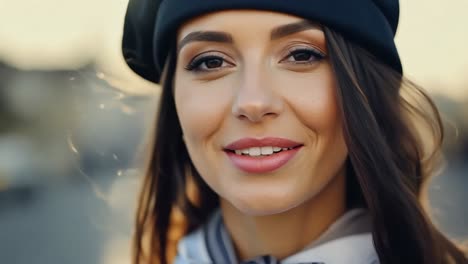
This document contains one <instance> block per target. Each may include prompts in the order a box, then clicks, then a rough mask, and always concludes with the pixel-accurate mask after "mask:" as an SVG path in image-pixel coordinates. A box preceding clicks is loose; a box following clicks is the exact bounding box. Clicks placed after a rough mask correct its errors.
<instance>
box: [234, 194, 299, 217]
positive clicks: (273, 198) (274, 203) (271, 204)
mask: <svg viewBox="0 0 468 264" xmlns="http://www.w3.org/2000/svg"><path fill="white" fill-rule="evenodd" d="M228 201H229V202H230V203H231V205H232V206H234V207H235V208H236V209H237V210H239V211H240V212H241V213H243V214H245V215H250V216H266V215H274V214H280V213H283V212H286V211H288V210H290V209H292V208H295V207H297V206H299V205H300V204H301V203H302V200H301V199H298V198H297V197H292V196H291V195H286V196H285V195H272V194H271V193H270V194H266V193H256V194H255V195H250V196H247V195H246V196H243V197H235V198H234V199H228Z"/></svg>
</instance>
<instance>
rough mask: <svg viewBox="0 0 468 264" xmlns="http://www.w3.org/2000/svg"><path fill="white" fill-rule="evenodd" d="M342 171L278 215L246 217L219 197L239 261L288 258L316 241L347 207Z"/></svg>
mask: <svg viewBox="0 0 468 264" xmlns="http://www.w3.org/2000/svg"><path fill="white" fill-rule="evenodd" d="M345 189H346V183H345V176H344V173H341V174H339V175H337V176H336V177H334V179H333V180H332V181H331V182H329V183H328V184H327V186H325V187H324V189H323V190H322V191H321V192H320V193H318V194H317V195H316V196H314V197H312V198H311V199H309V200H308V201H306V202H304V203H303V204H301V205H300V206H298V207H295V208H293V209H291V210H288V211H286V212H283V213H280V214H274V215H267V216H249V215H245V214H243V213H242V212H240V211H239V210H238V209H237V208H235V207H233V206H232V205H231V204H230V203H229V202H228V201H226V200H223V199H222V200H221V210H222V214H223V218H224V222H225V225H226V229H227V230H228V232H229V234H230V235H231V237H232V240H233V244H234V247H235V250H236V253H237V256H238V259H240V260H247V259H250V258H254V257H257V256H261V255H273V256H274V257H276V258H277V259H283V258H285V257H288V256H290V255H292V254H294V253H296V252H298V251H300V250H301V249H303V248H304V247H305V246H306V245H307V244H310V243H311V242H313V241H315V240H316V239H317V238H318V237H319V236H320V235H321V234H322V233H323V232H324V231H325V230H326V229H327V228H328V227H329V226H330V225H331V224H332V223H333V222H334V221H335V220H336V219H338V218H339V217H340V216H341V215H343V213H344V212H345V210H346V198H345V197H346V194H345Z"/></svg>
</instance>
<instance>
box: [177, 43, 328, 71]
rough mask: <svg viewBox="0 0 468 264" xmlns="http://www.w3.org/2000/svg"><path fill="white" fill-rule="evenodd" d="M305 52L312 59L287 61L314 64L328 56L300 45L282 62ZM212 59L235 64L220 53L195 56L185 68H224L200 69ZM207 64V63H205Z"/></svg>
mask: <svg viewBox="0 0 468 264" xmlns="http://www.w3.org/2000/svg"><path fill="white" fill-rule="evenodd" d="M303 53H307V54H308V55H310V56H311V57H313V59H312V60H308V61H305V62H302V61H300V62H287V63H290V64H296V65H310V64H314V63H316V62H319V61H321V60H323V59H325V58H326V54H325V53H323V52H321V51H320V50H318V49H316V48H309V47H307V48H306V47H300V48H294V49H291V50H290V51H289V54H288V55H287V56H286V57H284V58H283V59H281V61H280V62H285V60H286V59H287V58H289V57H291V56H295V55H299V54H303ZM210 60H220V62H221V65H222V64H224V63H228V64H231V65H233V63H230V62H226V58H225V57H224V56H222V55H221V56H220V55H212V54H211V55H203V54H202V55H199V56H197V57H195V58H194V59H192V60H191V61H190V62H189V64H188V65H187V66H186V67H185V69H186V70H187V71H193V72H213V71H217V70H219V69H220V68H223V67H221V66H220V67H215V68H212V69H200V66H202V65H203V63H206V62H209V61H210ZM205 66H206V64H205Z"/></svg>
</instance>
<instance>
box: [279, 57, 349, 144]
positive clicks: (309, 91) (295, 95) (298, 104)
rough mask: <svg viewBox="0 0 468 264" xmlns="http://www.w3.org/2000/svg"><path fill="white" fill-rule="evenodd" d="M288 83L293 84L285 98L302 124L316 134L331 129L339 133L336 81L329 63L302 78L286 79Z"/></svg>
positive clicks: (339, 119) (327, 131)
mask: <svg viewBox="0 0 468 264" xmlns="http://www.w3.org/2000/svg"><path fill="white" fill-rule="evenodd" d="M289 83H290V86H289V87H294V88H293V89H290V91H289V93H288V95H287V98H288V99H287V100H288V101H289V102H288V103H289V105H290V106H291V108H292V109H293V111H294V113H295V115H296V116H297V118H299V119H300V121H301V122H302V124H303V125H305V126H307V127H308V128H310V129H311V130H312V131H314V132H315V133H317V134H322V133H327V134H328V133H330V132H332V131H335V132H340V134H341V118H340V114H339V109H338V103H337V98H336V84H335V80H334V78H333V74H332V71H331V69H330V67H329V66H328V65H324V66H323V67H321V68H320V69H318V70H317V71H315V72H314V73H313V74H308V75H304V76H303V78H295V79H293V80H289ZM338 130H340V131H338ZM333 134H334V135H336V134H335V133H333ZM330 136H332V135H330Z"/></svg>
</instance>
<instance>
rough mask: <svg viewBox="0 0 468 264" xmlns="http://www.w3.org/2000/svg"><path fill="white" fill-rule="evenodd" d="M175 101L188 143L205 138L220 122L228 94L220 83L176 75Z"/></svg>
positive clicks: (212, 132)
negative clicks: (198, 81) (189, 80)
mask: <svg viewBox="0 0 468 264" xmlns="http://www.w3.org/2000/svg"><path fill="white" fill-rule="evenodd" d="M174 93H175V95H174V97H175V104H176V109H177V114H178V116H179V120H180V124H181V126H182V131H183V133H184V137H185V139H186V141H188V142H186V143H187V144H198V143H202V142H205V141H206V140H207V139H208V138H209V137H210V136H211V135H213V134H214V133H215V131H216V130H217V129H218V128H219V127H220V126H221V125H222V122H223V120H224V117H225V114H226V111H227V110H229V96H228V94H227V93H226V91H223V90H222V89H220V88H219V85H215V84H207V83H199V84H197V83H195V82H193V81H191V82H188V81H186V80H184V79H183V78H180V79H179V80H178V79H177V78H176V82H175V90H174Z"/></svg>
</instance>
